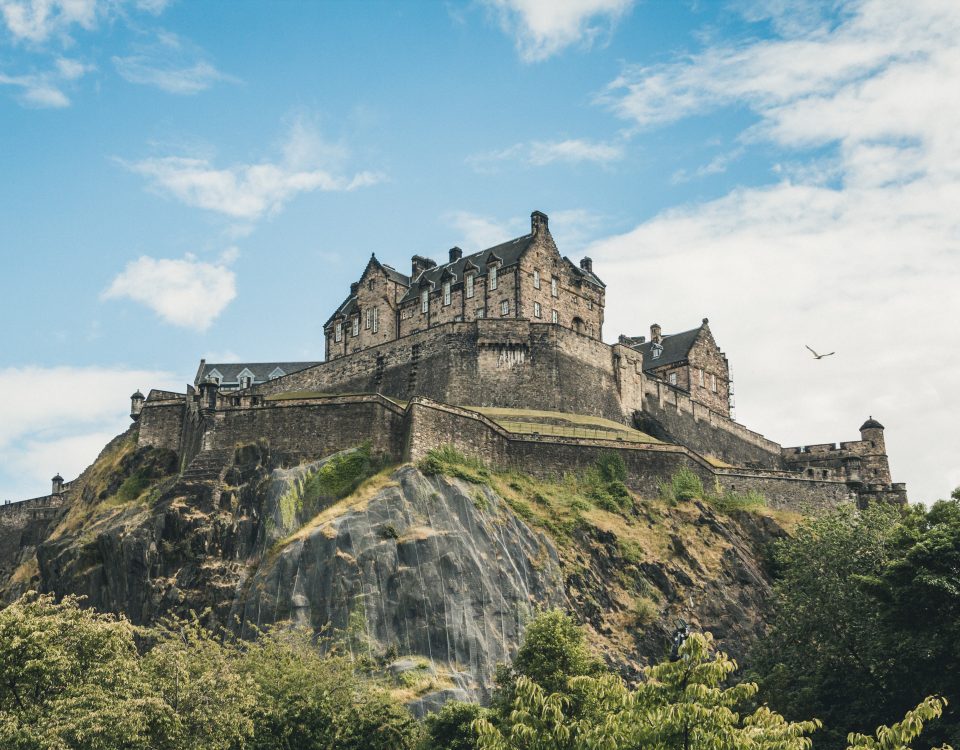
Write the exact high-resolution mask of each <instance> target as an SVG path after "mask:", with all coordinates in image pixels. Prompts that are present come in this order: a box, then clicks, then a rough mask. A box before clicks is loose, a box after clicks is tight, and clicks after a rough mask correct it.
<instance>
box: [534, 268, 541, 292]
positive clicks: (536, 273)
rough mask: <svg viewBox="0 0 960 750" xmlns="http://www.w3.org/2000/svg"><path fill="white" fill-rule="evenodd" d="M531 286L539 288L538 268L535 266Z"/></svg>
mask: <svg viewBox="0 0 960 750" xmlns="http://www.w3.org/2000/svg"><path fill="white" fill-rule="evenodd" d="M533 288H534V289H539V288H540V270H539V269H536V268H535V269H533Z"/></svg>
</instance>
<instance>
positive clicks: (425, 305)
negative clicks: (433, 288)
mask: <svg viewBox="0 0 960 750" xmlns="http://www.w3.org/2000/svg"><path fill="white" fill-rule="evenodd" d="M429 311H430V290H429V289H424V290H423V291H422V292H420V312H422V313H426V312H429Z"/></svg>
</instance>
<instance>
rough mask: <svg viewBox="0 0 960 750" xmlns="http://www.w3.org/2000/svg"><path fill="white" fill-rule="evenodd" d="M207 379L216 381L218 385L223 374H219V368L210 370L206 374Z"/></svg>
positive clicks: (221, 380)
mask: <svg viewBox="0 0 960 750" xmlns="http://www.w3.org/2000/svg"><path fill="white" fill-rule="evenodd" d="M207 380H210V381H212V382H214V383H216V384H217V385H220V383H222V382H223V375H221V374H220V371H219V370H211V371H210V374H209V375H207Z"/></svg>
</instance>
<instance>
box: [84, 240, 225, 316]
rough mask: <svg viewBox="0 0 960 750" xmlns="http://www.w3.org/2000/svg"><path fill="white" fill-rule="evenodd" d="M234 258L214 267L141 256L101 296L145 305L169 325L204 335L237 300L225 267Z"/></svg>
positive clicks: (189, 260) (190, 258)
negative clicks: (227, 307)
mask: <svg viewBox="0 0 960 750" xmlns="http://www.w3.org/2000/svg"><path fill="white" fill-rule="evenodd" d="M233 257H235V255H234V254H232V253H229V251H228V253H227V254H225V255H224V256H223V257H222V258H221V259H220V260H218V261H217V262H216V263H205V262H203V261H199V260H197V259H196V258H194V257H193V256H190V255H188V256H187V257H185V258H183V259H181V260H172V259H168V258H160V259H157V258H151V257H149V256H146V255H144V256H142V257H140V258H138V259H137V260H135V261H131V262H130V263H128V264H127V267H126V268H124V270H123V271H121V272H120V273H119V274H118V275H117V277H116V278H114V280H113V281H112V282H111V284H110V286H109V287H108V288H107V289H106V290H105V291H104V292H103V294H102V295H101V296H102V298H103V299H118V298H124V297H125V298H127V299H132V300H133V301H134V302H139V303H141V304H143V305H146V306H147V307H149V308H150V309H151V310H153V311H154V312H155V313H157V314H158V315H159V316H160V317H161V318H163V319H164V320H165V321H167V322H168V323H172V324H173V325H177V326H183V327H185V328H193V329H195V330H200V331H204V330H206V329H207V328H208V327H209V326H210V324H211V323H212V322H213V321H214V320H215V319H216V317H217V316H218V315H219V314H220V313H221V312H223V310H224V308H226V306H227V305H228V304H230V302H231V301H232V300H233V298H234V297H236V296H237V291H236V279H235V276H234V273H233V271H231V270H230V268H229V267H228V264H229V263H230V262H231V261H232V259H233Z"/></svg>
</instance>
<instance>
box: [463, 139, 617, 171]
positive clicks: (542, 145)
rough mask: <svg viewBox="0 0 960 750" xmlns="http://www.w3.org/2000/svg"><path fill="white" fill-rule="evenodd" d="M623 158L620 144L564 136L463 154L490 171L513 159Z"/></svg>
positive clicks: (537, 163)
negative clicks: (471, 154) (485, 151)
mask: <svg viewBox="0 0 960 750" xmlns="http://www.w3.org/2000/svg"><path fill="white" fill-rule="evenodd" d="M622 158H623V146H621V145H620V144H614V143H602V142H597V141H588V140H585V139H583V138H568V139H566V140H562V141H530V142H528V143H517V144H514V145H513V146H510V147H509V148H505V149H502V150H500V151H490V152H488V153H485V154H477V155H474V156H470V157H468V158H467V163H468V164H470V165H471V166H472V167H473V168H474V169H475V170H477V171H478V172H486V171H491V170H492V169H494V168H495V167H496V165H497V164H499V163H500V162H516V163H520V164H526V165H528V166H532V167H545V166H547V165H548V164H554V163H557V162H559V163H564V164H579V163H581V162H593V163H595V164H609V163H610V162H614V161H619V160H620V159H622Z"/></svg>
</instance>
